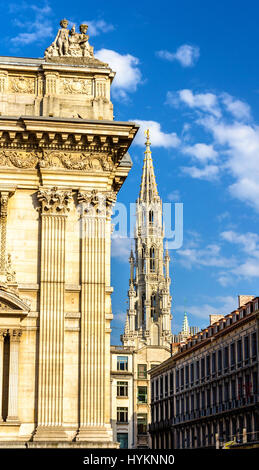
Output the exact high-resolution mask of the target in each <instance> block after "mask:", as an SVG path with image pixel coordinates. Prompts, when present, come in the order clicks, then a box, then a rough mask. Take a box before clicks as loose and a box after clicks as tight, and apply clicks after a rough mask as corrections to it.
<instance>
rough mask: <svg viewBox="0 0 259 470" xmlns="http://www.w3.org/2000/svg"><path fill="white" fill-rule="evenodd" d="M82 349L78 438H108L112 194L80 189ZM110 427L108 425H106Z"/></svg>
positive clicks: (109, 438) (91, 439) (109, 437)
mask: <svg viewBox="0 0 259 470" xmlns="http://www.w3.org/2000/svg"><path fill="white" fill-rule="evenodd" d="M78 201H79V203H80V205H81V243H82V245H81V339H80V341H81V352H80V426H79V433H78V435H77V440H90V441H101V440H103V441H105V440H111V433H110V435H109V433H107V426H106V425H107V423H106V418H105V399H106V397H105V388H106V385H107V384H106V383H105V380H106V379H105V377H106V375H107V374H106V371H105V368H106V367H105V363H106V355H107V354H109V352H108V351H107V350H106V348H105V322H106V319H105V289H106V277H105V269H106V260H105V243H106V241H105V234H106V217H107V210H106V209H107V205H108V206H110V205H111V203H112V201H113V195H112V194H111V193H104V194H102V193H99V194H97V193H96V192H95V191H92V192H90V193H89V192H84V193H82V192H80V193H79V195H78ZM109 426H110V425H109Z"/></svg>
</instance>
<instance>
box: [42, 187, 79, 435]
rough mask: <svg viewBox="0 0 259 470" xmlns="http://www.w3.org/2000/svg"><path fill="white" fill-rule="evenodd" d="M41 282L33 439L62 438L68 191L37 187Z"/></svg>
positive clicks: (69, 193)
mask: <svg viewBox="0 0 259 470" xmlns="http://www.w3.org/2000/svg"><path fill="white" fill-rule="evenodd" d="M38 199H39V201H40V202H41V203H42V209H41V283H40V339H39V392H38V427H37V430H36V434H35V436H34V440H52V439H53V440H66V438H67V436H66V433H65V431H64V430H63V427H62V426H63V370H64V288H65V232H66V215H67V212H68V210H69V208H68V203H69V200H70V199H71V192H69V191H64V190H59V189H58V188H56V187H55V188H51V189H50V188H47V189H45V188H40V190H39V192H38Z"/></svg>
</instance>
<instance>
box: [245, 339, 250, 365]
mask: <svg viewBox="0 0 259 470" xmlns="http://www.w3.org/2000/svg"><path fill="white" fill-rule="evenodd" d="M244 350H245V351H244V352H245V361H246V360H247V359H249V357H250V354H249V336H245V341H244Z"/></svg>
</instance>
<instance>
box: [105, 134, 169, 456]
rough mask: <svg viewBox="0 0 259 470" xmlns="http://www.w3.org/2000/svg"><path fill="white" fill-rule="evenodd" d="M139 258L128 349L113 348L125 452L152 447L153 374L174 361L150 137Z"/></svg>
mask: <svg viewBox="0 0 259 470" xmlns="http://www.w3.org/2000/svg"><path fill="white" fill-rule="evenodd" d="M134 251H135V252H134V253H133V250H131V253H130V258H129V262H130V280H129V291H128V299H129V308H128V311H127V316H126V323H125V329H124V334H123V335H122V336H121V341H122V345H121V346H112V347H111V387H112V394H111V395H112V397H111V400H112V401H111V403H112V406H111V408H112V427H113V432H114V440H117V441H118V442H120V445H121V447H128V448H148V447H151V441H150V437H149V435H148V424H149V423H150V417H151V415H150V381H149V375H148V373H147V372H148V370H150V369H151V368H152V367H154V366H155V365H158V364H160V363H161V362H163V361H165V360H166V359H167V358H168V357H170V349H171V342H172V332H171V320H172V315H171V296H170V282H171V280H170V275H169V262H170V257H169V253H168V250H164V231H163V220H162V201H161V199H160V197H159V194H158V190H157V185H156V181H155V173H154V166H153V161H152V154H151V149H150V138H149V131H147V139H146V150H145V156H144V165H143V171H142V179H141V185H140V193H139V197H138V199H137V201H136V230H135V250H134Z"/></svg>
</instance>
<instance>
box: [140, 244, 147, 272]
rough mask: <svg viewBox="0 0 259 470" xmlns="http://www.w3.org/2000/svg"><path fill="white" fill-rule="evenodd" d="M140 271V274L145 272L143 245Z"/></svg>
mask: <svg viewBox="0 0 259 470" xmlns="http://www.w3.org/2000/svg"><path fill="white" fill-rule="evenodd" d="M141 271H142V273H145V271H146V259H145V245H143V247H142V249H141Z"/></svg>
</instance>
